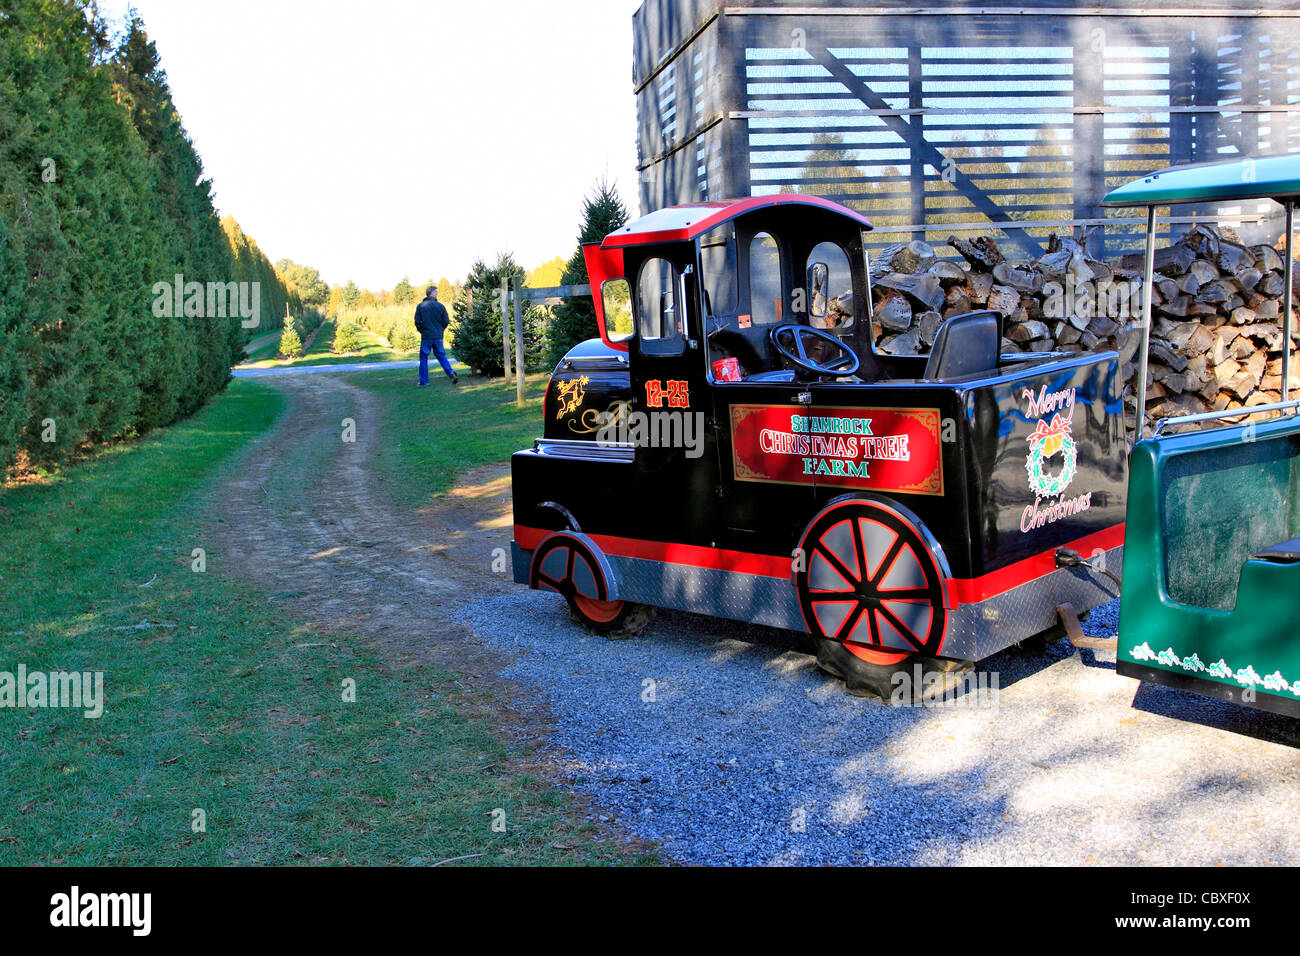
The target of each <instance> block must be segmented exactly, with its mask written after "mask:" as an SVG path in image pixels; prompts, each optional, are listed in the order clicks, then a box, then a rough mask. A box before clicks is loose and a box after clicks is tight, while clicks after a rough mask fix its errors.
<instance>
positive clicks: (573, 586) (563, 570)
mask: <svg viewBox="0 0 1300 956" xmlns="http://www.w3.org/2000/svg"><path fill="white" fill-rule="evenodd" d="M529 577H530V580H529V584H530V586H532V587H534V588H538V589H544V590H549V591H554V592H556V593H557V594H561V595H563V596H564V598H565V600H566V601H568V603H569V611H570V612H571V613H572V614H573V616H574V617H575V618H577V619H578V620H579V621H580V622H582V624H583V625H585V626H586V627H587V629H588V630H591V631H594V632H595V633H597V634H602V635H604V636H605V637H630V636H632V635H633V634H635V633H636V632H637V631H639V630H640V629H641V628H642V627H644V626H645V624H646V622H647V621H649V619H650V613H649V609H647V608H644V607H643V606H642V605H639V604H632V603H631V602H629V601H621V600H617V599H610V596H609V582H608V580H607V579H606V572H605V567H604V565H603V564H602V562H601V560H600V559H599V558H598V557H597V555H596V553H595V551H594V550H593V549H592V547H591V546H590V545H588V544H587V542H586V541H584V540H582V539H581V538H579V537H577V536H576V535H574V534H572V533H568V532H557V533H555V534H553V535H551V536H550V537H548V538H546V539H545V540H544V541H543V542H542V543H541V545H539V546H538V548H537V551H536V552H535V553H534V554H533V562H532V568H531V571H530V572H529Z"/></svg>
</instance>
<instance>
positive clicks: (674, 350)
mask: <svg viewBox="0 0 1300 956" xmlns="http://www.w3.org/2000/svg"><path fill="white" fill-rule="evenodd" d="M680 275H681V273H680V272H679V271H678V269H677V266H675V265H674V264H673V263H672V262H670V261H669V260H667V259H661V258H659V257H655V258H651V259H647V260H646V261H645V262H643V263H642V264H641V271H640V272H639V273H637V280H636V315H637V334H638V339H639V343H640V349H641V351H642V352H643V353H645V354H647V355H680V354H681V353H682V352H683V351H684V350H685V347H686V345H685V343H686V336H685V329H684V328H683V324H682V323H683V321H684V316H683V314H682V309H681V308H680V307H679V306H680V305H681V303H680V302H679V301H678V298H679V295H680V292H681V290H682V283H681V282H680V281H679V278H680Z"/></svg>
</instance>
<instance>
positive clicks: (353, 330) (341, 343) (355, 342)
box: [330, 322, 365, 355]
mask: <svg viewBox="0 0 1300 956" xmlns="http://www.w3.org/2000/svg"><path fill="white" fill-rule="evenodd" d="M364 347H365V339H364V338H363V337H362V335H361V330H360V329H359V328H357V327H356V326H355V325H353V324H352V323H351V322H340V323H339V327H338V328H337V329H335V331H334V342H333V344H332V345H331V346H330V350H331V351H333V352H334V354H335V355H347V354H348V353H350V352H360V351H361V350H362V349H363V348H364Z"/></svg>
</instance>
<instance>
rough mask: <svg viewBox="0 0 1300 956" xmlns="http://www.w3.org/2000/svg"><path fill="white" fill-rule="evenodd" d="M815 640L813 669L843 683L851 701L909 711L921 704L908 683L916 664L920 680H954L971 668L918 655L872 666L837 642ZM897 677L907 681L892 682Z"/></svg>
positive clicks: (968, 664)
mask: <svg viewBox="0 0 1300 956" xmlns="http://www.w3.org/2000/svg"><path fill="white" fill-rule="evenodd" d="M815 640H816V642H817V666H818V667H819V668H820V669H821V670H823V671H825V672H826V673H828V674H830V675H832V676H834V677H838V678H840V679H841V680H843V681H844V690H845V693H848V694H851V695H852V696H854V697H868V698H874V699H876V700H879V701H880V702H881V703H883V704H889V705H891V706H897V707H910V706H913V705H915V704H918V703H922V702H923V701H922V695H921V694H920V693H918V691H922V690H923V689H924V688H923V687H916V686H914V682H913V681H912V680H911V678H912V677H913V675H914V674H915V673H916V670H915V669H916V665H918V664H919V665H921V675H922V680H924V679H926V677H927V676H928V675H930V674H939V675H944V678H945V679H946V678H947V677H948V676H949V675H951V676H953V677H954V678H955V677H956V676H958V675H960V674H963V673H965V672H967V671H969V670H971V669H973V667H974V665H973V664H972V663H971V662H970V661H958V660H952V659H950V658H946V657H924V656H922V655H920V654H917V655H913V656H912V657H909V658H907V659H906V660H903V661H899V662H898V663H897V664H872V663H869V662H868V661H864V660H862V658H860V657H858V656H856V655H855V654H853V653H851V652H850V651H849V650H848V649H847V648H845V646H844V645H843V644H841V643H840V642H839V641H836V640H832V639H829V638H824V637H819V638H815ZM899 673H902V674H905V675H907V677H908V681H907V682H903V681H896V680H895V675H896V674H899ZM904 688H906V690H905V689H904Z"/></svg>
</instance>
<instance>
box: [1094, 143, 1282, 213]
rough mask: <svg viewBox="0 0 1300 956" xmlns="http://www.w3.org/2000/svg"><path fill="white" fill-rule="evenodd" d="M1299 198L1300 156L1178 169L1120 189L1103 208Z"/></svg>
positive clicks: (1179, 167) (1109, 198) (1146, 177)
mask: <svg viewBox="0 0 1300 956" xmlns="http://www.w3.org/2000/svg"><path fill="white" fill-rule="evenodd" d="M1297 197H1300V154H1295V155H1285V156H1259V157H1256V158H1249V157H1245V158H1240V159H1234V160H1230V161H1227V162H1213V163H1193V164H1191V165H1190V166H1174V167H1171V168H1170V169H1164V170H1161V171H1160V172H1158V173H1152V174H1151V175H1150V176H1143V177H1142V178H1141V179H1135V180H1133V182H1131V183H1127V184H1126V185H1123V186H1120V187H1119V188H1118V189H1116V190H1113V191H1112V192H1111V193H1110V194H1109V195H1108V196H1107V197H1106V198H1105V199H1103V200H1102V201H1101V204H1102V205H1103V206H1163V205H1166V204H1175V203H1188V202H1207V201H1212V200H1224V199H1228V200H1230V199H1294V198H1297Z"/></svg>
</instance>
